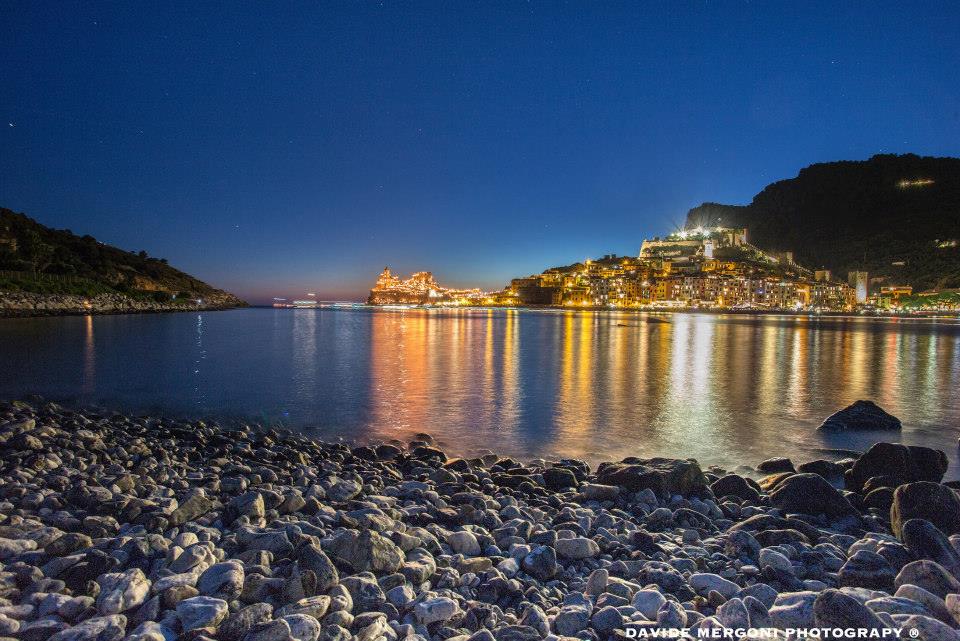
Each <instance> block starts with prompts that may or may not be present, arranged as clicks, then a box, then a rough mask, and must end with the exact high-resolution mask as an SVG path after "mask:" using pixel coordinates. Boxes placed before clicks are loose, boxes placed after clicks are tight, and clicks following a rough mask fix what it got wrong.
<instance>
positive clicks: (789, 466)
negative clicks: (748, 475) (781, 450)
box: [757, 456, 796, 474]
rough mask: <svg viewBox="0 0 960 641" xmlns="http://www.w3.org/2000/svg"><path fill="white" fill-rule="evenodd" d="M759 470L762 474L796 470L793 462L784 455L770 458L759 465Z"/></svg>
mask: <svg viewBox="0 0 960 641" xmlns="http://www.w3.org/2000/svg"><path fill="white" fill-rule="evenodd" d="M757 471H758V472H760V473H761V474H776V473H778V472H796V470H795V469H794V468H793V462H792V461H791V460H790V459H788V458H784V457H782V456H777V457H774V458H768V459H767V460H765V461H762V462H761V463H760V464H759V465H757Z"/></svg>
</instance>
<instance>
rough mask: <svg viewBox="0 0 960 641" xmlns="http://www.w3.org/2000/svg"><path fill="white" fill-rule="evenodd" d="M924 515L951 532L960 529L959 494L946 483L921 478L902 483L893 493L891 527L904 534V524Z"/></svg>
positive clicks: (939, 527) (898, 534)
mask: <svg viewBox="0 0 960 641" xmlns="http://www.w3.org/2000/svg"><path fill="white" fill-rule="evenodd" d="M910 519H925V520H927V521H929V522H931V523H932V524H933V525H934V526H936V527H937V529H939V530H940V531H941V532H943V533H944V534H946V535H947V536H950V535H951V534H957V533H960V498H958V497H957V493H956V492H954V491H953V490H952V489H950V488H949V487H947V486H946V485H940V484H938V483H931V482H928V481H919V482H916V483H908V484H906V485H901V486H900V487H898V488H897V489H896V490H895V491H894V493H893V505H891V506H890V528H891V529H892V530H893V533H894V535H896V536H897V538H902V535H903V524H904V523H906V522H907V521H909V520H910Z"/></svg>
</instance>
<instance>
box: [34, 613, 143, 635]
mask: <svg viewBox="0 0 960 641" xmlns="http://www.w3.org/2000/svg"><path fill="white" fill-rule="evenodd" d="M126 628H127V617H125V616H123V615H122V614H111V615H108V616H103V617H93V618H92V619H87V620H86V621H83V622H82V623H78V624H77V625H75V626H73V627H71V628H67V629H66V630H62V631H60V632H57V633H56V634H54V635H53V636H51V637H50V638H49V639H48V641H119V640H120V639H122V638H123V637H124V634H125V633H126Z"/></svg>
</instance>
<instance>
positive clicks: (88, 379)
mask: <svg viewBox="0 0 960 641" xmlns="http://www.w3.org/2000/svg"><path fill="white" fill-rule="evenodd" d="M83 318H84V323H83V376H82V377H81V379H80V390H81V393H83V394H84V395H90V394H93V393H94V391H96V389H97V386H96V379H97V354H96V351H95V347H96V344H95V343H94V342H93V316H90V315H89V314H88V315H86V316H84V317H83Z"/></svg>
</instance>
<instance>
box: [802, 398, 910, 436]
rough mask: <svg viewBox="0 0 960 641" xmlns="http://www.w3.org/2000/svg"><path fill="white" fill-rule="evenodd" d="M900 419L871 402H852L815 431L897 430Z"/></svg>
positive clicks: (899, 426)
mask: <svg viewBox="0 0 960 641" xmlns="http://www.w3.org/2000/svg"><path fill="white" fill-rule="evenodd" d="M902 427H903V425H902V424H901V423H900V419H898V418H897V417H896V416H893V415H891V414H888V413H887V412H885V411H884V410H883V409H882V408H880V407H879V406H878V405H877V404H876V403H874V402H873V401H862V400H861V401H854V402H853V404H851V405H848V406H847V407H845V408H843V409H842V410H839V411H837V412H834V413H833V414H831V415H830V416H829V417H827V419H826V420H825V421H824V422H823V423H821V424H820V427H818V428H817V429H820V430H831V431H866V430H899V429H901V428H902Z"/></svg>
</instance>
